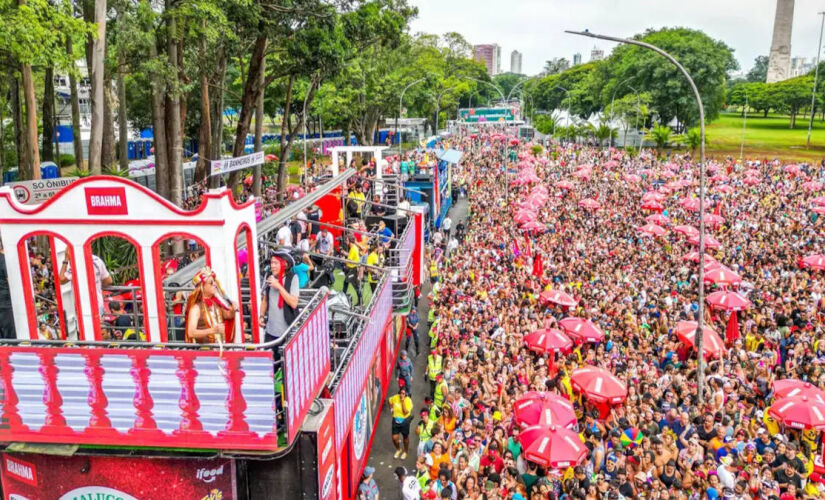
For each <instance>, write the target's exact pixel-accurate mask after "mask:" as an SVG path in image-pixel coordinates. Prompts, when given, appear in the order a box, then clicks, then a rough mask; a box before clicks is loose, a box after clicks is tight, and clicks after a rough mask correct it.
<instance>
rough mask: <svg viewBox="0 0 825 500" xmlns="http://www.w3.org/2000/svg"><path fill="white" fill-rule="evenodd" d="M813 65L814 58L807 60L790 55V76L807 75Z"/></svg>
mask: <svg viewBox="0 0 825 500" xmlns="http://www.w3.org/2000/svg"><path fill="white" fill-rule="evenodd" d="M814 65H815V63H814V60H811V61H810V62H808V60H807V59H806V58H804V57H792V58H791V74H790V78H795V77H797V76H802V75H807V74H808V73H810V72H811V71H812V70H813V69H814Z"/></svg>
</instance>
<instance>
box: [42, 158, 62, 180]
mask: <svg viewBox="0 0 825 500" xmlns="http://www.w3.org/2000/svg"><path fill="white" fill-rule="evenodd" d="M58 177H60V169H59V168H57V164H56V163H54V162H52V161H44V162H43V163H41V164H40V178H42V179H57V178H58Z"/></svg>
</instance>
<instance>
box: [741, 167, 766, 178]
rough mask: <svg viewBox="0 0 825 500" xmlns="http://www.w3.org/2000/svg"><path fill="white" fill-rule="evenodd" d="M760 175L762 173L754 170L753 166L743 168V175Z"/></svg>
mask: <svg viewBox="0 0 825 500" xmlns="http://www.w3.org/2000/svg"><path fill="white" fill-rule="evenodd" d="M761 175H762V173H761V172H760V171H759V170H756V169H755V168H749V169H747V170H745V177H759V176H761Z"/></svg>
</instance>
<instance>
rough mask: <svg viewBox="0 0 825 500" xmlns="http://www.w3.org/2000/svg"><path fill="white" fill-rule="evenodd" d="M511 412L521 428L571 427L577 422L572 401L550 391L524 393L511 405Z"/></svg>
mask: <svg viewBox="0 0 825 500" xmlns="http://www.w3.org/2000/svg"><path fill="white" fill-rule="evenodd" d="M513 414H514V416H515V419H516V423H517V424H518V425H519V426H521V428H522V429H523V428H525V427H530V426H531V425H541V426H543V427H549V426H551V425H560V426H562V427H568V428H572V427H574V426H575V425H576V422H577V419H576V410H575V409H574V408H573V403H571V402H570V401H568V400H567V399H565V398H563V397H562V396H559V395H558V394H553V393H552V392H536V391H529V392H526V393H524V395H523V396H521V397H520V398H518V399H517V400H516V402H515V404H514V405H513Z"/></svg>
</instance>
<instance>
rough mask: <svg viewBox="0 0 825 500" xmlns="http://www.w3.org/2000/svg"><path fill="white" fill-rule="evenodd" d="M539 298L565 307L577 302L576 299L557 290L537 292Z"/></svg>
mask: <svg viewBox="0 0 825 500" xmlns="http://www.w3.org/2000/svg"><path fill="white" fill-rule="evenodd" d="M539 298H540V299H541V300H542V301H543V302H552V303H554V304H558V305H560V306H565V307H573V306H575V305H576V304H578V301H576V299H574V298H573V297H571V296H570V295H567V294H566V293H564V292H561V291H559V290H545V291H543V292H541V293H540V294H539Z"/></svg>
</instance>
